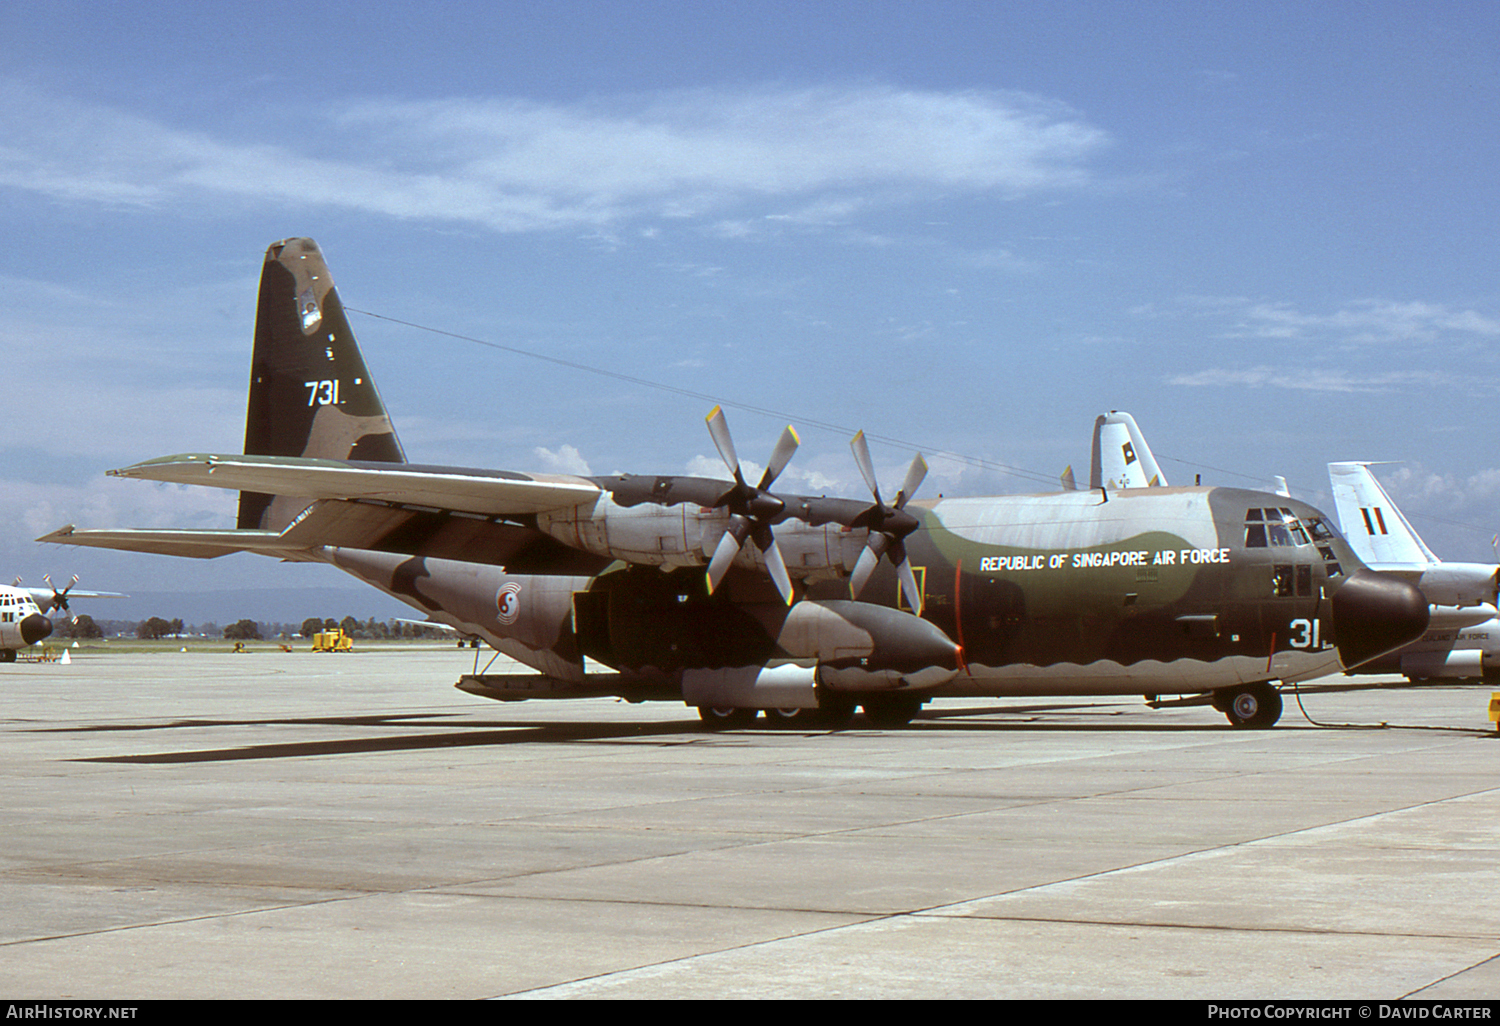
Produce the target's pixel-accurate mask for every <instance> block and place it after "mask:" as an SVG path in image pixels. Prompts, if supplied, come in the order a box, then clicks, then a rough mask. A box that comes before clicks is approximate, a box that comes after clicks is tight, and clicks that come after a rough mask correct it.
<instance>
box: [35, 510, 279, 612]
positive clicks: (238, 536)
mask: <svg viewBox="0 0 1500 1026" xmlns="http://www.w3.org/2000/svg"><path fill="white" fill-rule="evenodd" d="M37 541H39V542H52V543H53V544H55V545H82V546H85V547H87V548H95V549H120V550H122V551H124V552H151V553H155V554H156V555H159V556H189V557H192V558H194V559H214V558H217V557H218V556H227V555H229V554H230V553H233V552H258V553H261V554H263V555H268V556H281V557H283V558H286V559H295V558H296V554H297V552H299V551H303V550H305V548H306V546H303V547H302V548H301V549H299V548H297V547H295V546H293V545H289V544H288V543H287V542H286V541H285V540H284V539H283V538H282V536H281V534H280V532H278V531H178V530H170V529H163V530H156V529H140V530H110V531H80V530H77V529H76V528H74V526H73V525H72V524H69V525H68V526H67V527H62V528H59V529H58V530H56V531H53V532H52V533H51V534H46V535H43V536H42V537H40V538H38V539H37ZM78 594H79V595H82V594H83V593H82V592H79V593H78Z"/></svg>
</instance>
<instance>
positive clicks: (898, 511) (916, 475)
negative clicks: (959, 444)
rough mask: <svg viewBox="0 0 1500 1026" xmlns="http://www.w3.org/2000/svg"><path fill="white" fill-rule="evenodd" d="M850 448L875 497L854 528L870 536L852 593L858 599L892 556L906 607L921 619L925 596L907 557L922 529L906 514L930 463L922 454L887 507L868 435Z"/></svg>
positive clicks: (851, 580)
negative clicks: (885, 558) (910, 540)
mask: <svg viewBox="0 0 1500 1026" xmlns="http://www.w3.org/2000/svg"><path fill="white" fill-rule="evenodd" d="M849 448H850V449H852V450H853V451H854V462H855V463H857V464H859V472H860V474H861V475H862V476H863V477H864V479H865V484H867V485H869V486H870V492H871V493H872V494H873V495H874V496H875V505H873V506H871V507H870V508H869V509H867V510H865V511H864V512H863V513H861V514H860V515H859V516H858V517H856V518H855V519H854V521H853V523H851V524H850V526H851V527H864V528H867V529H868V530H869V532H870V538H869V541H868V542H866V544H865V550H864V551H863V552H861V553H860V554H859V562H857V563H855V564H854V573H852V574H851V575H850V576H849V590H850V592H851V593H852V594H853V595H854V597H855V598H859V593H860V592H861V591H863V590H864V588H865V585H866V584H867V583H869V580H870V575H871V574H872V573H874V572H875V567H876V565H877V564H878V563H879V562H880V557H881V556H883V555H889V556H890V558H891V562H892V563H894V564H895V565H896V575H897V576H898V577H899V578H900V579H901V590H902V592H904V593H905V595H906V603H907V605H909V606H911V608H912V611H913V612H915V613H916V614H917V615H918V616H921V615H922V592H921V589H919V588H918V587H917V578H916V575H915V574H914V573H912V569H911V560H909V559H907V557H906V543H905V538H906V536H907V535H909V534H911V533H912V532H913V531H915V530H916V529H917V528H918V527H919V526H920V521H918V520H917V518H916V517H914V516H912V515H911V514H910V513H908V512H906V508H905V507H906V504H907V503H908V502H910V501H911V497H912V495H913V494H914V493H915V492H916V490H917V488H918V487H920V486H921V484H922V480H923V478H925V477H926V476H927V461H926V460H924V459H923V458H922V454H921V453H918V454H917V456H916V458H915V459H914V460H912V461H911V466H910V467H909V468H907V471H906V480H905V481H903V482H902V484H901V490H900V491H899V492H897V493H896V501H895V502H894V503H892V504H891V505H890V506H887V505H886V504H885V503H884V502H882V501H881V498H880V484H879V482H878V481H876V479H875V464H874V462H873V461H872V460H871V459H870V446H869V445H868V444H867V443H866V442H865V433H864V432H863V431H861V432H859V433H858V434H857V435H855V436H854V439H853V440H852V441H851V442H850V443H849Z"/></svg>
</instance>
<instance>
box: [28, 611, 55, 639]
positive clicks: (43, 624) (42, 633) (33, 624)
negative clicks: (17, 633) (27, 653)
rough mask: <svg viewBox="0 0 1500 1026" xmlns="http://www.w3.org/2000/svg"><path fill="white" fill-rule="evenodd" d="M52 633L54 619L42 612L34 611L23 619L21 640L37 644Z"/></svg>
mask: <svg viewBox="0 0 1500 1026" xmlns="http://www.w3.org/2000/svg"><path fill="white" fill-rule="evenodd" d="M51 633H52V621H51V620H49V619H47V618H46V617H45V616H43V615H42V614H41V613H32V614H31V615H30V616H28V617H26V619H24V620H22V621H21V640H22V641H24V642H26V644H28V645H35V644H36V643H37V642H38V641H41V640H42V639H43V638H45V637H46V636H47V635H49V634H51Z"/></svg>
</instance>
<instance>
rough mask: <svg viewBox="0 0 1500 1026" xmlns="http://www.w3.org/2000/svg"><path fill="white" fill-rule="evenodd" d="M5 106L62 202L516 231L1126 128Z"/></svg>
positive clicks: (779, 112) (995, 112) (887, 119)
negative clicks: (226, 117)
mask: <svg viewBox="0 0 1500 1026" xmlns="http://www.w3.org/2000/svg"><path fill="white" fill-rule="evenodd" d="M267 113H268V114H269V112H267ZM0 120H3V122H4V123H5V124H6V126H7V128H6V139H5V140H4V142H3V144H0V187H3V186H8V187H11V188H15V189H23V190H27V191H33V192H40V193H44V194H46V195H48V196H51V197H53V198H55V199H58V200H66V201H70V202H80V203H93V204H98V203H104V204H111V205H116V206H141V207H151V208H160V207H164V206H179V205H189V206H193V205H198V204H202V203H205V202H222V201H223V200H224V199H225V198H241V199H245V200H250V201H259V202H265V201H274V202H277V203H287V202H294V203H301V204H322V205H330V206H336V207H342V208H346V209H355V210H360V211H365V212H372V213H379V214H385V215H389V216H395V217H404V218H421V219H432V220H445V221H458V222H468V223H475V224H479V225H483V226H485V227H488V228H491V229H494V230H499V231H525V230H539V229H548V228H558V227H579V226H595V227H597V226H602V225H608V224H612V223H617V222H619V221H622V220H625V219H629V218H636V217H659V218H672V217H678V218H680V217H698V216H702V215H705V214H708V213H711V212H720V211H725V210H729V209H732V208H734V207H736V206H739V205H741V204H743V203H744V202H745V201H747V200H750V199H753V198H766V197H783V198H796V199H798V200H799V201H800V203H801V204H802V205H801V206H799V207H797V208H796V209H797V210H798V211H799V213H797V214H794V215H790V216H794V217H796V218H797V219H798V220H813V221H817V220H827V219H836V218H839V217H842V216H845V215H847V214H848V213H850V212H852V211H854V210H856V209H858V208H859V207H860V206H861V205H862V204H863V203H865V202H868V201H869V198H870V196H872V195H873V196H878V198H879V199H880V200H881V201H883V202H894V201H900V200H901V199H903V198H905V195H906V194H907V193H908V192H915V193H921V194H930V191H931V190H932V189H935V188H936V189H945V190H961V191H989V192H1001V193H1004V194H1007V195H1021V194H1028V193H1033V192H1038V191H1045V190H1055V189H1067V188H1076V187H1079V186H1081V185H1084V184H1085V183H1087V181H1088V180H1089V175H1088V172H1087V170H1086V164H1087V162H1088V160H1089V159H1090V158H1091V157H1093V156H1094V155H1095V154H1096V153H1097V152H1099V151H1100V149H1101V148H1103V147H1104V146H1105V145H1106V143H1107V138H1106V136H1105V134H1104V133H1103V132H1102V131H1100V130H1099V129H1097V128H1094V127H1092V126H1090V125H1088V124H1086V123H1084V122H1083V121H1082V120H1080V119H1079V118H1077V117H1076V116H1075V115H1074V114H1073V113H1072V112H1070V111H1068V110H1065V109H1061V108H1058V107H1055V106H1053V105H1049V104H1048V103H1046V102H1044V101H1041V100H1039V99H1037V98H1035V97H1030V96H1025V95H1021V94H1014V93H1001V92H977V91H976V92H958V93H938V92H919V91H911V90H899V89H893V88H887V87H878V86H874V87H872V86H864V87H847V88H834V87H826V88H819V89H784V88H774V87H766V88H760V89H747V90H742V91H727V90H697V91H686V92H678V93H669V94H663V95H654V96H649V95H648V96H637V97H630V98H622V99H616V100H614V101H611V102H608V103H592V104H580V105H574V106H564V105H557V104H543V103H536V102H532V101H527V100H518V99H478V100H476V99H447V100H434V101H424V102H412V101H392V102H375V101H366V102H362V103H357V104H349V105H346V106H344V107H342V108H324V109H319V108H316V107H312V108H308V107H302V108H299V109H298V111H297V116H296V117H295V118H291V119H286V118H280V119H275V120H274V121H273V120H272V119H270V118H269V117H268V118H267V123H270V124H274V125H277V126H281V129H280V130H281V131H283V132H284V133H285V134H282V135H279V136H277V137H274V138H272V139H270V140H269V141H267V140H255V141H245V140H243V139H236V138H229V137H228V136H219V135H216V134H215V132H216V131H217V130H216V129H207V130H186V129H182V128H179V127H174V126H171V125H168V124H164V123H161V122H158V121H153V120H151V119H148V118H144V117H140V116H138V115H135V114H132V113H129V112H125V111H120V110H115V109H111V108H106V107H99V106H90V105H87V104H84V103H79V102H75V101H72V100H68V99H58V98H49V97H43V96H39V95H36V94H35V93H34V92H33V91H31V90H29V89H27V88H25V87H21V86H19V85H15V84H11V85H4V84H0ZM856 193H859V194H861V198H855V194H856ZM781 216H788V215H781Z"/></svg>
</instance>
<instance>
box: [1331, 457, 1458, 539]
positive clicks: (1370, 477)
mask: <svg viewBox="0 0 1500 1026" xmlns="http://www.w3.org/2000/svg"><path fill="white" fill-rule="evenodd" d="M1328 479H1329V481H1330V482H1331V483H1332V484H1333V501H1334V506H1335V508H1336V509H1337V511H1338V517H1339V523H1340V524H1341V525H1342V526H1343V528H1344V537H1346V538H1348V539H1349V545H1350V547H1351V548H1353V549H1354V554H1355V555H1357V556H1358V557H1359V558H1360V559H1361V560H1363V561H1364V562H1366V563H1370V564H1377V563H1438V562H1441V560H1439V559H1438V558H1437V557H1436V556H1434V555H1433V554H1432V550H1431V549H1429V548H1428V547H1427V545H1426V543H1425V542H1423V541H1422V539H1421V537H1420V536H1419V535H1418V534H1417V532H1416V531H1415V530H1413V529H1412V526H1411V524H1410V523H1408V522H1407V519H1406V517H1405V516H1404V515H1402V513H1401V510H1400V509H1398V508H1397V507H1396V504H1395V503H1394V502H1392V501H1391V497H1390V496H1389V495H1387V494H1386V492H1385V489H1384V488H1382V487H1381V486H1380V482H1379V481H1377V480H1375V475H1374V474H1372V473H1370V466H1369V464H1367V463H1330V464H1328Z"/></svg>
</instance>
